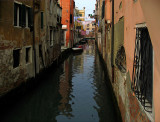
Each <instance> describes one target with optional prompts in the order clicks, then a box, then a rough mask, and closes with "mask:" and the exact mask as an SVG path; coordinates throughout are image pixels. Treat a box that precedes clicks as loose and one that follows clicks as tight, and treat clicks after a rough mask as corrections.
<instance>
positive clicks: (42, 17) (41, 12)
mask: <svg viewBox="0 0 160 122" xmlns="http://www.w3.org/2000/svg"><path fill="white" fill-rule="evenodd" d="M41 29H43V12H41Z"/></svg>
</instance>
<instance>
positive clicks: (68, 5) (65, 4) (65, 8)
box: [60, 0, 75, 47]
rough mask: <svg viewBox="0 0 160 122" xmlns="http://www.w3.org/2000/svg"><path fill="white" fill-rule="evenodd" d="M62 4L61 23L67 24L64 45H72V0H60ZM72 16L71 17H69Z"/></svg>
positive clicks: (73, 3)
mask: <svg viewBox="0 0 160 122" xmlns="http://www.w3.org/2000/svg"><path fill="white" fill-rule="evenodd" d="M60 3H61V6H62V24H63V25H67V33H66V45H65V46H66V47H72V45H73V27H74V8H75V2H74V0H61V2H60ZM71 18H72V19H71Z"/></svg>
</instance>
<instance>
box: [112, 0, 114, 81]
mask: <svg viewBox="0 0 160 122" xmlns="http://www.w3.org/2000/svg"><path fill="white" fill-rule="evenodd" d="M111 66H112V83H114V0H112V42H111Z"/></svg>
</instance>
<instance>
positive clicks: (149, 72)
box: [131, 27, 153, 112]
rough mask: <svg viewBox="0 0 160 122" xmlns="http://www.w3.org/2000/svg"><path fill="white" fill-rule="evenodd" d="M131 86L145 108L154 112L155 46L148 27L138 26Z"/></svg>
mask: <svg viewBox="0 0 160 122" xmlns="http://www.w3.org/2000/svg"><path fill="white" fill-rule="evenodd" d="M131 87H132V90H133V91H134V93H135V95H136V97H137V98H138V100H139V101H140V102H141V104H142V105H143V107H144V109H145V110H146V111H148V112H152V91H153V47H152V43H151V39H150V36H149V32H148V29H147V28H146V27H143V28H136V41H135V52H134V63H133V74H132V86H131Z"/></svg>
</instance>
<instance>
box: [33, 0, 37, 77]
mask: <svg viewBox="0 0 160 122" xmlns="http://www.w3.org/2000/svg"><path fill="white" fill-rule="evenodd" d="M34 3H35V0H33V10H32V13H33V18H32V19H33V20H32V21H33V53H34V70H35V77H36V73H37V66H36V49H35V30H34V29H35V27H34V26H35V25H34V18H35V13H34V9H35V4H34Z"/></svg>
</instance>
